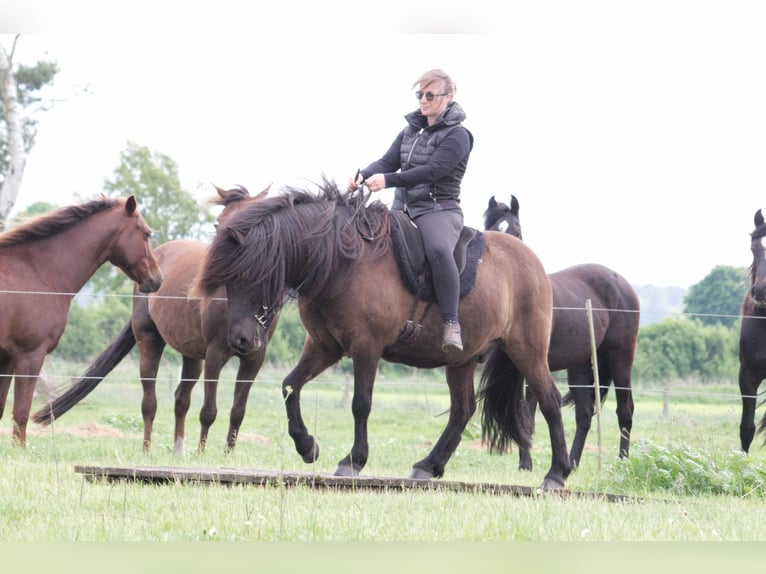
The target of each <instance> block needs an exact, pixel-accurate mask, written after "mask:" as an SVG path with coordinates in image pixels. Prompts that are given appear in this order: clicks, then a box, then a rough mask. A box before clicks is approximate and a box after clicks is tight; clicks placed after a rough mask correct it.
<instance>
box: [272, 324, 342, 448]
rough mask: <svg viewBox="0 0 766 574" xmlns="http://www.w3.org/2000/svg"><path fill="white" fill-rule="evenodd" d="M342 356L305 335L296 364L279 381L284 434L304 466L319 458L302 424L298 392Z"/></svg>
mask: <svg viewBox="0 0 766 574" xmlns="http://www.w3.org/2000/svg"><path fill="white" fill-rule="evenodd" d="M342 356H343V350H342V349H341V348H340V347H338V348H336V349H335V350H334V351H332V352H330V351H328V349H327V347H326V346H323V345H319V344H317V343H316V342H315V341H314V340H313V339H312V338H311V336H310V335H307V336H306V341H305V342H304V344H303V351H301V356H300V359H298V364H296V365H295V367H294V368H293V370H292V371H290V372H289V373H288V374H287V376H286V377H285V379H284V381H282V396H283V398H284V401H285V410H286V412H287V431H288V433H289V434H290V437H291V438H292V439H293V442H294V443H295V450H296V451H298V454H299V455H301V458H303V462H307V463H312V462H314V461H315V460H317V459H318V458H319V445H317V443H316V441H315V440H314V437H313V436H311V434H309V431H308V429H307V428H306V425H305V423H304V422H303V415H302V414H301V389H302V388H303V385H305V384H306V383H307V382H309V381H310V380H311V379H313V378H314V377H316V376H317V375H318V374H320V373H321V372H322V371H324V370H325V369H326V368H327V367H329V366H331V365H334V364H335V363H337V362H338V361H340V359H341V357H342Z"/></svg>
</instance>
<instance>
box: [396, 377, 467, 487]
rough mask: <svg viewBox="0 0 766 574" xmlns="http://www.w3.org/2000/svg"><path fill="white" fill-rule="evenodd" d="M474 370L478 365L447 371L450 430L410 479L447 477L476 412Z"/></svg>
mask: <svg viewBox="0 0 766 574" xmlns="http://www.w3.org/2000/svg"><path fill="white" fill-rule="evenodd" d="M475 370H476V363H475V362H471V363H468V364H467V365H461V366H459V367H447V368H446V374H447V385H448V386H449V390H450V412H449V420H448V421H447V426H446V427H445V429H444V431H443V432H442V435H441V436H440V437H439V440H438V441H437V442H436V444H435V445H434V447H433V448H432V449H431V452H430V453H428V456H427V457H426V458H424V459H423V460H421V461H419V462H416V463H415V464H414V465H413V466H412V471H411V473H410V476H409V478H417V479H428V478H440V477H442V476H443V475H444V468H445V466H446V465H447V461H449V459H450V458H451V457H452V455H453V454H454V453H455V450H456V449H457V446H458V444H460V439H461V436H462V433H463V431H464V430H465V427H466V425H467V424H468V421H469V420H471V417H472V416H473V414H474V412H475V411H476V395H475V392H474V387H473V374H474V371H475Z"/></svg>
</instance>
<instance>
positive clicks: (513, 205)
mask: <svg viewBox="0 0 766 574" xmlns="http://www.w3.org/2000/svg"><path fill="white" fill-rule="evenodd" d="M511 213H513V214H514V215H518V214H519V200H518V199H516V196H515V195H513V194H511Z"/></svg>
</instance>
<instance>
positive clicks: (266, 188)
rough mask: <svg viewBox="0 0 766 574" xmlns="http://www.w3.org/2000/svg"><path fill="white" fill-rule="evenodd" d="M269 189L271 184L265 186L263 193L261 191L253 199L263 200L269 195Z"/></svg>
mask: <svg viewBox="0 0 766 574" xmlns="http://www.w3.org/2000/svg"><path fill="white" fill-rule="evenodd" d="M272 183H273V182H272ZM270 189H271V183H270V184H269V185H267V186H266V187H264V188H263V191H261V192H260V193H259V194H258V195H256V196H255V199H263V198H264V197H266V196H267V195H268V194H269V190H270Z"/></svg>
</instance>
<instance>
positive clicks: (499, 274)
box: [199, 181, 570, 489]
mask: <svg viewBox="0 0 766 574" xmlns="http://www.w3.org/2000/svg"><path fill="white" fill-rule="evenodd" d="M393 217H394V215H393V214H392V213H390V212H389V211H388V208H387V207H386V206H385V205H384V204H383V203H381V202H379V201H374V202H372V203H370V204H369V205H366V204H365V202H364V198H363V197H361V198H360V197H359V196H358V195H355V196H354V195H351V196H350V195H347V194H342V193H341V192H339V191H338V189H337V187H336V186H335V184H334V183H331V182H327V181H324V182H323V184H322V185H321V186H320V192H319V194H315V193H312V192H310V191H308V190H299V189H292V188H288V189H286V190H284V193H283V194H281V195H277V196H274V197H269V198H267V199H264V200H263V201H258V202H252V203H250V204H248V205H246V206H244V207H243V208H242V209H241V210H240V211H239V212H238V213H236V214H234V215H232V217H231V218H229V220H228V221H227V223H226V224H225V225H222V226H219V228H218V232H217V234H216V237H215V239H214V240H213V243H212V244H211V246H210V249H209V250H208V254H207V257H206V260H205V263H204V264H203V268H202V271H201V273H200V282H199V290H200V291H201V293H202V294H203V295H205V296H212V295H214V294H215V293H217V292H218V291H219V289H221V288H222V287H225V288H226V291H227V294H228V310H229V343H230V344H231V345H232V347H233V348H234V349H235V350H236V351H237V352H238V353H240V354H246V353H249V352H251V350H252V349H253V345H254V344H256V341H257V340H258V338H259V337H261V336H262V335H261V333H263V332H264V331H265V330H266V329H268V327H269V326H270V322H271V321H272V319H273V317H274V314H275V313H276V312H277V311H278V310H279V309H280V307H281V306H282V305H283V303H284V301H285V297H287V296H289V295H297V298H298V306H299V312H300V316H301V320H302V322H303V325H304V327H305V328H306V332H307V336H306V341H305V344H304V347H303V351H302V353H301V357H300V359H299V361H298V363H297V365H296V366H295V367H294V368H293V370H292V371H291V372H290V373H289V374H288V375H287V377H286V378H285V379H284V381H283V387H282V388H283V394H284V397H285V406H286V410H287V419H288V430H289V433H290V436H291V437H292V438H293V441H294V442H295V447H296V450H297V452H298V453H299V454H300V455H301V457H302V458H303V460H304V461H305V462H313V461H314V460H316V459H317V457H318V456H319V447H318V445H317V443H316V441H315V439H314V437H313V436H312V435H311V434H309V432H308V429H307V428H306V426H305V424H304V421H303V417H302V414H301V408H300V394H301V389H302V388H303V386H304V385H305V384H306V383H307V382H309V381H310V380H312V379H313V378H314V377H316V376H317V375H318V374H319V373H321V372H322V371H324V370H325V369H327V368H328V367H330V366H332V365H334V364H336V363H337V362H338V361H339V360H340V359H341V358H342V357H344V356H348V357H350V358H351V360H352V362H353V370H354V393H353V399H352V412H353V415H354V421H355V424H354V444H353V446H352V448H351V451H350V453H349V454H348V455H347V456H346V457H345V458H343V459H342V460H341V461H340V462H339V464H338V467H337V469H336V471H335V473H336V475H342V476H356V475H358V474H359V472H360V471H361V470H362V468H363V467H364V466H365V464H366V463H367V458H368V454H369V445H368V439H367V419H368V417H369V414H370V410H371V407H372V389H373V385H374V383H375V375H376V371H377V366H378V363H379V361H380V360H381V359H384V360H387V361H391V362H395V363H403V364H406V365H411V366H415V367H420V368H434V367H439V366H444V367H445V370H446V378H447V385H448V386H449V389H450V397H451V406H450V414H449V420H448V422H447V426H446V428H445V429H444V431H443V433H442V435H441V437H440V438H439V440H438V441H437V442H436V444H435V445H434V447H433V449H432V450H431V452H430V453H429V454H428V455H427V456H426V457H425V458H424V459H423V460H421V461H419V462H416V463H415V464H414V466H413V468H412V472H411V474H410V477H411V478H418V479H426V478H432V477H441V476H442V475H443V474H444V469H445V466H446V464H447V462H448V460H449V459H450V457H451V456H452V454H453V453H454V452H455V449H456V448H457V446H458V444H459V443H460V439H461V433H462V431H463V430H464V428H465V426H466V424H467V423H468V421H469V419H470V418H471V416H472V415H473V414H474V412H475V409H476V395H475V391H474V384H473V375H474V372H475V370H476V365H477V362H478V361H479V360H480V359H481V357H482V356H483V355H485V354H487V353H500V354H502V355H503V356H504V357H505V360H506V362H507V364H508V365H509V369H510V370H509V371H508V372H507V373H506V374H505V375H504V376H503V377H502V378H499V379H498V378H492V377H487V378H482V381H481V386H480V389H479V393H480V398H481V399H482V403H483V412H482V428H483V434H484V437H485V438H487V439H488V441H489V444H490V447H491V448H497V449H503V448H506V447H507V446H508V445H509V444H510V441H511V440H513V441H515V442H517V443H519V444H524V445H527V444H528V442H529V440H530V434H529V427H528V424H527V420H526V416H525V415H526V412H527V411H526V408H525V407H524V402H523V381H524V379H525V378H526V380H527V382H528V384H529V386H530V387H531V388H533V389H534V391H535V394H536V395H537V397H538V400H539V402H540V409H541V410H542V412H543V413H544V415H545V418H546V421H547V422H548V426H549V430H550V438H551V448H552V461H551V467H550V470H549V471H548V473H547V474H546V476H545V479H544V481H543V485H542V486H543V488H551V489H557V488H561V487H563V486H564V484H565V479H566V477H567V476H568V474H569V472H570V463H569V458H568V455H567V450H566V440H565V437H564V428H563V424H562V419H561V395H560V394H559V391H558V389H557V388H556V385H555V384H554V382H553V378H552V376H551V373H550V370H549V368H548V364H547V360H546V353H547V348H548V340H549V338H550V325H551V314H552V296H551V289H550V283H549V281H548V278H547V276H546V274H545V271H544V269H543V267H542V265H541V263H540V261H539V259H538V258H537V256H536V255H535V254H534V253H533V252H532V251H531V250H530V249H529V248H528V247H527V246H526V245H524V243H522V242H521V241H519V240H518V239H516V238H514V237H511V236H509V235H505V234H502V233H497V232H488V233H485V234H481V233H477V235H478V239H479V241H481V240H486V247H485V248H483V252H482V253H481V259H480V263H478V270H476V267H475V266H474V267H473V269H474V271H475V277H474V279H475V283H474V285H473V288H472V289H471V290H470V291H469V292H467V294H465V295H464V296H463V297H462V298H461V301H460V318H461V325H462V334H463V345H464V350H463V351H462V352H459V353H451V354H446V353H445V352H443V351H442V350H441V328H442V323H441V317H440V315H439V312H438V309H437V307H436V306H435V305H432V304H430V303H429V302H425V301H422V300H419V298H418V297H417V296H416V295H413V294H412V292H410V291H409V290H408V288H407V287H406V286H405V282H404V280H403V279H402V276H401V275H400V269H399V268H398V264H397V260H396V257H395V254H394V250H393V244H394V239H393V231H392V228H393V223H392V220H393ZM480 244H481V243H480ZM474 263H475V261H474ZM413 323H416V324H417V325H416V326H415V328H414V329H411V328H410V327H412V324H413Z"/></svg>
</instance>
